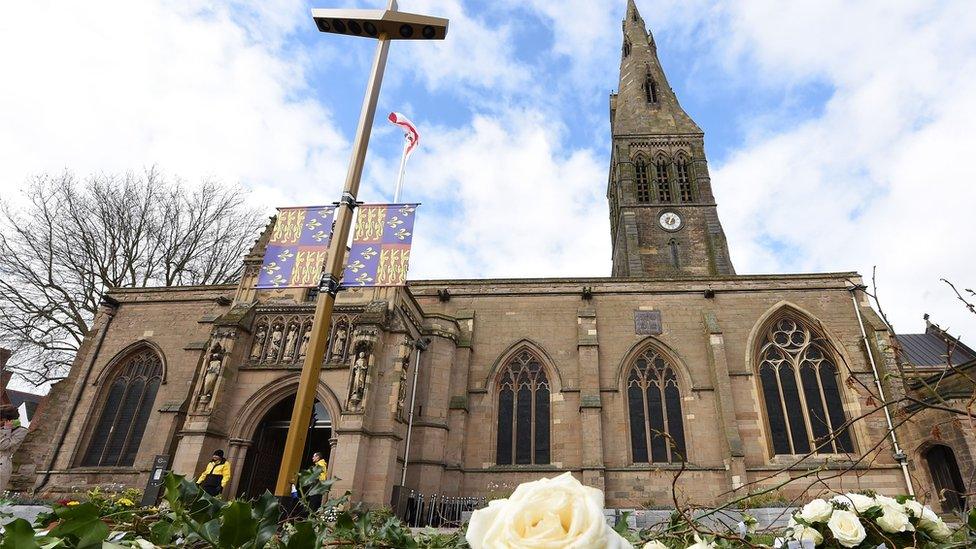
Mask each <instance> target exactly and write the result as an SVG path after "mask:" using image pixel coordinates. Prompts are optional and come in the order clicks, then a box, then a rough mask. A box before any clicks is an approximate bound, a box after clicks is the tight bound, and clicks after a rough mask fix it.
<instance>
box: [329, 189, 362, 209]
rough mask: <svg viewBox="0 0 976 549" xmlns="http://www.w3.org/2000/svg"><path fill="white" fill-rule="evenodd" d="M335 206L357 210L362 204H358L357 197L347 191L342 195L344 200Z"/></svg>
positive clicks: (341, 199)
mask: <svg viewBox="0 0 976 549" xmlns="http://www.w3.org/2000/svg"><path fill="white" fill-rule="evenodd" d="M334 204H335V205H336V206H348V207H349V209H350V210H355V209H356V208H357V207H358V206H359V205H360V204H362V202H357V201H356V197H355V196H353V195H352V193H349V192H348V191H347V192H344V193H342V198H340V199H339V201H338V202H334Z"/></svg>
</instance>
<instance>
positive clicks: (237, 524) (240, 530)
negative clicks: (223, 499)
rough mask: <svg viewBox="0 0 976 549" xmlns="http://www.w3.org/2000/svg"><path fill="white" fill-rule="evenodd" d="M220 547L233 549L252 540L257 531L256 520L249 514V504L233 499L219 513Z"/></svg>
mask: <svg viewBox="0 0 976 549" xmlns="http://www.w3.org/2000/svg"><path fill="white" fill-rule="evenodd" d="M221 515H222V517H223V520H222V521H221V525H220V547H222V548H224V549H234V548H237V547H243V546H244V545H246V544H248V543H251V542H253V541H254V538H255V536H256V535H257V533H258V521H257V520H255V519H254V517H253V516H252V515H251V506H250V505H249V504H248V503H245V502H243V501H235V502H233V503H231V504H230V505H228V506H227V507H225V508H224V511H223V513H221Z"/></svg>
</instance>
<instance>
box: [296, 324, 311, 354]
mask: <svg viewBox="0 0 976 549" xmlns="http://www.w3.org/2000/svg"><path fill="white" fill-rule="evenodd" d="M311 339H312V327H311V326H309V327H308V328H306V330H305V334H303V335H302V343H301V345H299V346H298V360H302V359H303V358H305V355H307V354H308V342H309V341H310V340H311Z"/></svg>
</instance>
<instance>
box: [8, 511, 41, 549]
mask: <svg viewBox="0 0 976 549" xmlns="http://www.w3.org/2000/svg"><path fill="white" fill-rule="evenodd" d="M39 547H40V545H38V544H37V541H36V540H35V539H34V528H33V527H31V525H30V523H29V522H27V521H26V520H24V519H22V518H19V519H16V520H14V521H13V522H10V523H8V524H7V525H6V526H4V533H3V539H2V540H0V549H38V548H39Z"/></svg>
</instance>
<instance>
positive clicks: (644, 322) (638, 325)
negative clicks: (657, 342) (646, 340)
mask: <svg viewBox="0 0 976 549" xmlns="http://www.w3.org/2000/svg"><path fill="white" fill-rule="evenodd" d="M663 331H664V330H663V329H662V328H661V311H634V333H635V334H637V335H660V334H661V333H662V332H663Z"/></svg>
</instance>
